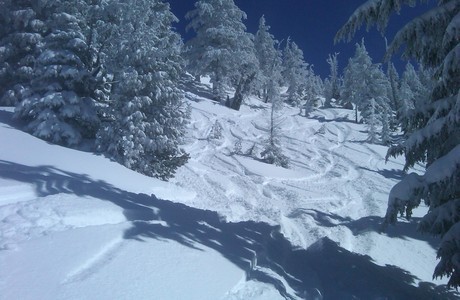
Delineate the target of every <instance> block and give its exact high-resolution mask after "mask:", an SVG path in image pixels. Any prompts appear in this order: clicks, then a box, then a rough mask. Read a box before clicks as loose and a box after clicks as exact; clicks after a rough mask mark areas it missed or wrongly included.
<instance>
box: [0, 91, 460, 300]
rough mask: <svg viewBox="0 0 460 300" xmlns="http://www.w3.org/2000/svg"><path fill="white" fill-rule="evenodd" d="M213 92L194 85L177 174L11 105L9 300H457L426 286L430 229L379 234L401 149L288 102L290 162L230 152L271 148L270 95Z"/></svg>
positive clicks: (0, 161) (4, 266) (5, 273)
mask: <svg viewBox="0 0 460 300" xmlns="http://www.w3.org/2000/svg"><path fill="white" fill-rule="evenodd" d="M204 87H206V85H204ZM205 92H206V89H205V90H204V91H202V93H199V92H197V91H196V90H194V92H189V93H187V98H188V100H187V101H189V103H190V104H191V107H192V122H191V124H190V125H189V132H188V135H187V141H186V145H185V146H184V147H185V148H186V150H187V151H188V152H189V153H190V154H191V160H190V161H189V163H188V164H187V165H186V166H185V167H183V168H181V169H179V171H178V172H177V174H176V177H175V178H174V179H173V180H171V182H169V183H165V182H161V181H158V180H156V179H152V178H148V177H145V176H142V175H140V174H138V173H135V172H132V171H130V170H127V169H126V168H124V167H122V166H120V165H118V164H116V163H114V162H111V161H109V160H107V159H106V158H104V157H102V156H98V155H95V154H92V153H88V152H82V151H77V150H72V149H67V148H63V147H60V146H56V145H51V144H48V143H46V142H43V141H41V140H38V139H36V138H34V137H32V136H30V135H28V134H26V133H23V132H22V131H20V130H18V127H19V124H15V123H14V122H13V121H12V120H11V109H2V110H1V111H0V122H1V124H0V139H1V140H2V141H6V142H3V143H2V147H0V194H1V195H2V198H1V199H0V238H1V239H0V295H2V299H114V298H116V299H284V298H289V299H302V298H308V299H310V298H311V299H321V297H323V298H324V299H338V298H340V299H347V298H348V299H351V298H352V297H357V298H359V299H371V298H376V297H388V298H394V299H409V298H413V299H415V298H417V299H423V298H433V297H434V298H438V297H441V296H442V297H445V298H447V299H448V298H449V297H452V298H454V296H455V295H453V294H450V293H448V292H444V291H442V290H441V289H440V288H438V287H436V286H435V285H433V284H432V283H428V282H430V281H431V271H432V269H433V267H434V265H435V261H433V257H435V250H434V247H435V246H436V241H435V240H430V239H429V238H427V237H424V236H420V235H418V234H417V233H416V232H415V223H413V222H405V223H403V224H400V225H399V226H398V227H395V228H390V229H389V231H388V232H387V233H386V234H379V233H378V230H379V223H380V221H381V216H383V215H384V212H385V210H386V203H387V194H388V191H389V189H390V187H391V186H392V185H393V184H394V183H395V182H396V181H397V180H398V179H399V178H400V176H402V174H401V172H400V171H399V170H400V169H401V166H402V161H398V160H392V161H390V162H389V163H387V164H385V162H384V155H385V152H386V148H385V147H382V146H378V145H370V144H367V143H366V142H365V138H366V132H364V127H363V125H360V124H354V123H352V122H350V121H348V118H349V114H350V112H349V111H346V110H342V109H327V110H321V109H320V110H317V111H315V112H314V113H313V114H312V117H311V118H308V119H307V118H305V117H301V116H299V115H298V111H297V109H294V108H290V107H287V106H286V107H284V109H283V111H282V115H283V117H282V119H283V121H282V138H281V144H282V145H283V149H284V151H285V152H284V153H285V154H286V155H287V156H288V157H289V158H290V159H291V168H290V169H283V168H280V167H276V166H271V165H267V164H264V163H262V162H261V161H259V160H257V159H254V158H252V157H250V156H248V155H242V154H235V153H234V145H235V143H236V141H237V140H240V141H241V144H242V150H243V152H245V151H246V150H248V149H249V148H250V147H252V146H253V145H254V144H255V145H256V147H257V148H258V149H259V152H260V151H261V150H262V144H263V141H264V140H265V139H266V136H267V130H266V127H267V124H268V117H269V110H268V107H267V106H266V105H265V104H263V103H261V102H260V101H258V100H256V99H249V100H248V101H247V102H246V104H245V105H243V107H242V109H241V111H239V112H237V111H232V110H228V109H227V108H225V107H222V106H220V105H218V104H216V103H215V102H213V101H211V100H208V99H207V98H206V97H204V96H203V95H205V94H206V93H205ZM200 95H201V96H200ZM216 121H217V122H218V123H219V124H220V126H221V128H222V131H221V137H220V138H218V139H215V138H212V135H211V138H210V131H211V129H212V127H213V126H214V124H216ZM418 213H419V215H421V214H422V213H423V208H422V209H421V211H419V212H418ZM417 218H418V215H417V214H416V215H415V218H414V219H415V220H417ZM390 265H397V266H399V267H394V266H390ZM436 283H437V284H443V283H444V282H443V281H437V282H436ZM416 286H419V287H418V288H416Z"/></svg>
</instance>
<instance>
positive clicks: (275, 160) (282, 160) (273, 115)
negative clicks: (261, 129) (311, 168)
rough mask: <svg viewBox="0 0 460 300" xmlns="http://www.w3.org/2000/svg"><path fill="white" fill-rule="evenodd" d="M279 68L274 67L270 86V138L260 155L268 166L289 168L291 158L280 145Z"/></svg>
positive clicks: (280, 101)
mask: <svg viewBox="0 0 460 300" xmlns="http://www.w3.org/2000/svg"><path fill="white" fill-rule="evenodd" d="M278 68H279V66H277V65H274V66H273V70H272V73H271V74H272V76H271V79H270V84H269V86H268V91H267V96H268V99H269V102H270V103H271V105H270V119H269V122H270V123H269V126H268V138H267V139H266V141H265V145H264V149H263V151H262V152H261V153H260V155H261V156H262V160H263V161H264V162H266V163H268V164H274V165H277V166H280V167H283V168H287V167H289V158H288V157H287V156H286V155H284V154H283V151H282V148H281V145H280V125H281V121H280V118H279V115H278V113H279V111H280V110H281V108H282V105H283V100H282V99H281V92H280V86H279V82H280V81H281V73H280V72H279V71H278Z"/></svg>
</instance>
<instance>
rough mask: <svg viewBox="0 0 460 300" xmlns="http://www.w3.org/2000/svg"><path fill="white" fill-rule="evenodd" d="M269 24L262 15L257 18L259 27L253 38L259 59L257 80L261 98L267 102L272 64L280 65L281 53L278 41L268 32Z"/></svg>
mask: <svg viewBox="0 0 460 300" xmlns="http://www.w3.org/2000/svg"><path fill="white" fill-rule="evenodd" d="M269 30H270V26H268V25H267V24H266V22H265V17H264V16H262V17H261V18H260V20H259V29H258V30H257V33H256V35H255V38H254V47H255V51H256V56H257V59H258V61H259V72H258V73H257V81H258V82H259V84H260V88H261V89H262V98H263V99H264V102H268V88H269V84H270V81H271V78H270V76H271V73H272V69H273V66H274V65H277V66H279V65H281V53H280V51H279V50H278V46H279V43H278V41H276V39H275V37H274V36H273V35H272V34H271V33H270V32H269Z"/></svg>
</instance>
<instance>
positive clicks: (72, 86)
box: [15, 0, 98, 145]
mask: <svg viewBox="0 0 460 300" xmlns="http://www.w3.org/2000/svg"><path fill="white" fill-rule="evenodd" d="M85 6H87V3H86V2H84V1H81V0H71V1H50V2H45V1H43V2H42V1H39V2H38V6H36V10H37V11H40V12H41V14H42V15H43V21H44V25H45V26H46V29H47V30H46V33H45V34H44V35H43V39H42V41H41V46H40V49H37V51H38V52H36V54H35V55H36V58H35V62H34V67H33V76H32V78H31V80H30V82H29V83H28V84H27V88H26V89H27V92H26V93H24V98H23V99H22V101H21V102H20V103H19V105H18V106H17V107H16V110H15V116H16V117H18V118H21V119H24V120H26V121H27V126H26V129H27V130H28V131H30V132H31V133H32V134H33V135H35V136H37V137H40V138H43V139H46V140H49V141H52V142H54V143H59V144H65V145H75V144H78V143H79V142H80V141H81V140H82V138H85V137H88V138H91V137H94V135H95V132H96V130H97V126H98V117H97V115H96V112H95V109H94V97H93V91H94V84H93V83H94V81H93V74H91V68H90V66H89V64H90V61H89V60H88V56H89V51H90V50H89V46H88V40H87V37H86V36H85V32H84V28H83V27H84V26H85V24H86V23H85V17H84V15H82V14H81V13H80V12H79V11H78V10H76V9H75V7H82V8H85Z"/></svg>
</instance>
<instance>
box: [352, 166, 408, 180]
mask: <svg viewBox="0 0 460 300" xmlns="http://www.w3.org/2000/svg"><path fill="white" fill-rule="evenodd" d="M359 168H360V169H362V170H365V171H369V172H373V173H377V174H380V175H382V176H383V177H385V178H388V179H397V180H402V179H403V178H404V176H406V175H407V174H406V173H405V172H404V171H403V170H400V169H383V170H371V169H369V168H365V167H359Z"/></svg>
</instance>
